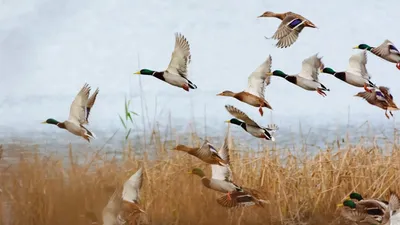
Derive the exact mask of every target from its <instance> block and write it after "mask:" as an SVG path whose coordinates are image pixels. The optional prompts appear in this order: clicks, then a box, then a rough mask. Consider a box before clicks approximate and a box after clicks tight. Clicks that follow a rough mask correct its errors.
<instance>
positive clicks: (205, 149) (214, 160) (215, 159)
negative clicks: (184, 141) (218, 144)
mask: <svg viewBox="0 0 400 225" xmlns="http://www.w3.org/2000/svg"><path fill="white" fill-rule="evenodd" d="M173 150H177V151H182V152H186V153H188V154H190V155H192V156H195V157H196V158H198V159H200V160H202V161H203V162H205V163H208V164H217V165H221V166H224V165H225V160H223V159H222V158H221V156H220V155H219V154H218V152H217V150H216V149H215V147H214V146H212V145H211V144H210V142H208V141H207V140H206V141H204V143H203V145H202V146H201V147H200V148H191V147H188V146H186V145H178V146H176V147H175V149H173Z"/></svg>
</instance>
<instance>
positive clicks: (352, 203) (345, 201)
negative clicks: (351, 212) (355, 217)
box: [343, 200, 356, 209]
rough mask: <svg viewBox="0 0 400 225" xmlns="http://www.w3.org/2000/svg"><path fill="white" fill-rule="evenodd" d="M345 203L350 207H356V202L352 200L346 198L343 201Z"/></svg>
mask: <svg viewBox="0 0 400 225" xmlns="http://www.w3.org/2000/svg"><path fill="white" fill-rule="evenodd" d="M343 205H344V206H347V207H350V208H352V209H355V208H356V203H354V202H353V201H352V200H344V201H343Z"/></svg>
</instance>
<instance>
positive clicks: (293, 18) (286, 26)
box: [258, 11, 317, 48]
mask: <svg viewBox="0 0 400 225" xmlns="http://www.w3.org/2000/svg"><path fill="white" fill-rule="evenodd" d="M260 17H275V18H278V19H280V20H282V22H281V24H280V25H279V27H278V29H277V30H276V32H275V34H274V35H273V36H272V37H271V38H272V39H275V40H279V41H278V43H277V44H276V47H278V48H287V47H289V46H291V45H292V44H293V43H294V42H295V41H296V40H297V38H298V37H299V34H300V32H301V31H302V30H303V29H304V27H311V28H317V26H315V24H313V23H312V22H311V21H310V20H308V19H306V18H305V17H303V16H301V15H299V14H297V13H293V12H285V13H274V12H271V11H267V12H264V13H263V14H262V15H261V16H259V17H258V18H260ZM267 39H269V38H267Z"/></svg>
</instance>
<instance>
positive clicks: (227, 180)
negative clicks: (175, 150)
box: [189, 129, 267, 208]
mask: <svg viewBox="0 0 400 225" xmlns="http://www.w3.org/2000/svg"><path fill="white" fill-rule="evenodd" d="M228 138H229V129H228V132H227V133H226V135H225V139H224V144H223V145H222V147H221V149H220V150H219V151H218V154H219V155H220V156H221V158H222V159H223V160H224V161H225V163H226V164H225V166H220V165H217V164H212V165H211V173H212V175H211V179H209V178H207V177H206V176H205V174H204V172H203V171H202V170H201V169H199V168H194V169H192V170H191V171H190V172H189V173H190V174H195V175H197V176H199V177H200V178H201V182H202V184H203V185H204V186H205V187H207V188H209V189H212V190H214V191H218V192H222V193H225V194H226V195H223V196H221V197H219V198H218V199H217V203H218V204H220V205H221V206H224V207H229V208H233V207H240V206H251V205H257V206H262V205H263V204H264V203H266V202H267V201H264V200H261V199H259V197H260V196H261V193H260V192H258V191H256V190H253V189H249V188H244V187H240V186H238V185H236V184H235V183H234V182H233V175H232V170H231V168H230V157H229V144H228V141H229V139H228Z"/></svg>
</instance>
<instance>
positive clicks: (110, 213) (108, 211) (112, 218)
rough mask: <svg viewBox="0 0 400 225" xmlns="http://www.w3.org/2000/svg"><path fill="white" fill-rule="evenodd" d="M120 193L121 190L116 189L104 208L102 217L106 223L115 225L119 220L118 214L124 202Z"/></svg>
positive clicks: (106, 224) (105, 224)
mask: <svg viewBox="0 0 400 225" xmlns="http://www.w3.org/2000/svg"><path fill="white" fill-rule="evenodd" d="M119 194H121V192H120V191H118V190H115V191H114V193H113V194H112V195H111V197H110V199H109V200H108V203H107V205H106V206H105V207H104V208H103V211H102V217H103V224H104V225H114V224H115V223H116V221H117V215H118V212H119V210H120V208H121V203H122V198H121V197H120V196H119Z"/></svg>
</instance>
